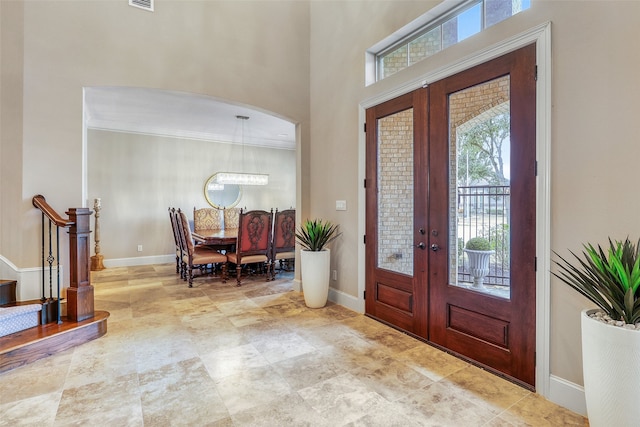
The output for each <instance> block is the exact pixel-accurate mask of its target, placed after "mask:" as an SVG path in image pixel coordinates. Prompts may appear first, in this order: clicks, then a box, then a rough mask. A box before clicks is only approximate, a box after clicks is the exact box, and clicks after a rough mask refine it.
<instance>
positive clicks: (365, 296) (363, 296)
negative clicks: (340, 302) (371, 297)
mask: <svg viewBox="0 0 640 427" xmlns="http://www.w3.org/2000/svg"><path fill="white" fill-rule="evenodd" d="M362 298H364V299H367V291H364V292H363V293H362Z"/></svg>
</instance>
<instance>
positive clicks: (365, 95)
mask: <svg viewBox="0 0 640 427" xmlns="http://www.w3.org/2000/svg"><path fill="white" fill-rule="evenodd" d="M126 3H127V2H125V1H122V2H120V1H118V2H116V1H94V2H85V1H35V0H32V1H27V2H23V1H18V0H16V1H11V2H6V1H2V2H0V8H1V9H0V14H1V18H0V19H1V20H2V27H1V29H0V31H1V36H2V37H1V39H2V41H1V47H2V65H1V69H2V72H3V74H2V76H1V79H2V81H1V82H0V84H1V86H0V87H1V90H2V92H1V95H0V96H1V97H2V130H1V131H0V137H1V138H2V139H1V141H0V144H1V149H2V154H1V158H0V159H1V160H0V161H1V162H2V171H1V172H0V173H1V174H2V191H1V193H2V194H1V196H0V197H2V204H1V210H2V234H1V235H0V251H1V252H2V254H3V255H4V256H6V257H7V258H9V259H10V261H12V262H13V263H15V264H16V265H17V266H18V267H28V266H34V265H37V264H38V260H37V259H38V256H39V250H38V245H37V230H38V225H39V224H38V220H39V218H38V216H37V215H36V214H35V213H34V212H33V208H32V207H31V197H33V195H34V194H37V193H42V194H45V195H46V194H55V195H56V197H55V201H53V204H54V207H55V208H56V209H58V210H60V211H64V210H65V209H66V208H68V207H72V206H78V205H81V204H82V203H83V201H82V200H80V199H81V189H80V182H81V179H80V177H81V165H82V150H81V138H82V135H81V134H82V129H81V127H82V119H81V115H82V96H81V93H82V87H83V86H96V85H123V86H141V87H156V88H160V89H169V90H182V91H191V92H196V93H204V94H208V95H212V96H216V97H220V98H224V99H229V100H235V101H237V102H240V103H243V104H249V105H254V106H258V107H260V108H263V109H266V110H268V111H272V112H276V113H278V114H280V115H282V116H284V117H287V118H289V119H290V120H291V121H293V122H296V123H298V128H297V131H298V133H299V135H300V139H299V141H300V150H298V151H297V152H296V155H297V156H298V162H297V169H298V173H297V181H298V182H297V186H296V188H297V190H296V191H297V192H299V194H300V197H298V198H297V199H298V201H299V203H300V205H301V206H302V212H301V213H300V215H302V217H303V218H304V217H306V216H308V215H309V216H311V215H313V216H314V217H323V218H327V219H330V220H333V221H335V222H336V223H339V224H340V225H341V230H342V231H343V235H342V237H341V238H340V239H339V240H338V241H336V242H334V244H333V247H332V268H334V269H337V270H338V272H339V275H338V280H337V281H333V282H332V289H333V290H334V291H336V292H339V293H340V294H341V295H346V296H349V297H351V298H354V299H358V300H360V299H361V296H359V295H357V294H358V284H359V282H360V281H361V280H362V277H363V274H362V273H363V272H362V270H361V268H360V265H361V264H362V260H360V259H359V258H358V256H359V251H360V248H361V246H362V235H361V234H360V232H361V230H362V229H363V228H362V224H361V221H360V219H359V218H360V212H361V210H362V206H361V204H360V203H361V199H360V195H359V194H360V190H361V187H362V179H363V176H364V175H363V174H362V173H361V169H362V160H361V159H362V157H361V151H360V149H359V146H358V143H359V140H360V139H361V138H362V129H361V128H360V126H361V120H360V114H361V112H360V111H359V108H358V106H359V105H360V104H361V103H362V102H364V101H366V100H367V99H371V98H374V97H377V96H380V95H381V94H384V93H387V92H389V91H391V90H393V89H395V88H398V87H399V86H402V85H403V84H405V83H406V82H407V81H414V80H415V81H419V79H420V77H421V76H423V75H424V74H426V73H427V72H430V71H434V70H438V69H440V68H442V67H444V66H446V65H447V64H450V63H451V62H453V61H456V60H459V59H460V58H464V57H466V56H468V55H472V54H473V53H474V52H476V51H478V50H480V49H484V48H486V47H488V46H491V45H494V44H496V43H499V42H500V41H501V40H505V39H507V38H509V37H513V36H515V35H517V34H519V33H521V32H523V31H525V30H527V29H529V28H533V27H535V26H537V25H539V24H542V23H544V22H548V21H551V22H552V64H553V69H552V75H553V86H552V100H551V102H552V106H553V107H552V111H551V112H550V114H551V138H552V141H551V144H552V150H551V158H552V162H551V186H552V187H551V212H550V218H551V227H552V229H551V242H550V245H551V248H552V249H554V250H558V251H560V252H561V253H563V254H566V253H567V252H566V251H567V249H572V250H579V249H580V245H581V243H582V242H584V241H591V242H600V243H604V242H606V239H607V236H612V237H614V238H616V237H618V238H624V237H625V236H627V235H629V236H630V237H631V238H638V237H639V235H640V227H639V225H638V224H639V223H638V215H637V212H638V211H639V210H640V200H639V199H638V198H637V197H634V195H635V183H636V180H637V176H636V175H637V173H636V171H637V159H638V157H640V144H637V143H636V138H637V135H638V134H639V133H640V132H639V130H640V129H638V127H639V124H638V123H640V122H639V121H638V120H637V116H638V113H639V107H638V104H637V99H638V98H640V86H639V85H638V84H637V70H638V68H639V66H640V51H639V50H638V49H637V48H636V46H635V45H636V40H637V39H638V38H639V36H640V26H638V25H637V23H638V20H639V18H640V2H629V1H582V2H578V1H561V0H555V1H544V0H540V1H534V2H532V7H531V9H530V10H528V11H525V12H523V13H521V14H519V15H517V16H515V17H513V18H510V19H508V20H506V21H504V22H501V23H499V24H497V25H495V26H493V27H491V28H490V29H488V30H487V31H486V32H485V33H483V34H481V35H477V36H474V37H470V38H469V39H466V40H464V41H463V42H462V43H459V44H457V45H455V46H453V47H450V48H449V49H447V50H446V51H443V52H440V53H438V54H436V55H434V56H432V57H430V58H429V59H427V60H425V61H423V62H421V63H419V64H416V65H415V66H414V67H411V68H409V69H406V70H402V71H400V72H398V73H396V74H394V75H393V76H390V77H389V78H388V79H385V81H382V82H379V83H376V84H374V85H371V86H368V87H367V86H365V84H364V81H365V80H364V77H365V75H364V69H365V55H364V51H365V49H367V48H369V47H370V46H372V45H373V44H375V43H377V42H378V41H380V40H382V39H383V38H385V37H387V36H388V35H390V34H392V33H393V32H394V31H396V30H398V29H399V28H401V27H402V26H403V25H404V24H406V23H408V22H410V21H412V20H413V19H415V18H416V17H418V16H419V15H421V14H422V13H424V12H426V11H428V10H429V9H430V8H431V7H433V6H434V5H436V4H437V3H439V2H437V1H377V0H368V1H358V2H356V1H312V2H304V1H269V2H265V1H207V2H204V1H188V2H185V1H170V0H165V1H159V2H157V3H156V12H155V13H149V12H145V11H141V10H136V9H135V8H131V7H129V6H128V5H127V4H126ZM10 42H11V43H10ZM14 42H15V43H14ZM21 46H23V47H21ZM309 52H312V55H311V57H310V56H309ZM7 58H9V59H8V60H7ZM7 61H9V64H7ZM7 108H9V109H10V110H11V114H10V116H9V117H10V119H11V120H10V122H9V123H8V122H7V121H8V119H7V114H8V113H7V110H6V109H7ZM311 141H313V143H311ZM7 153H11V154H7ZM5 188H11V189H12V190H5ZM14 191H15V192H16V193H14ZM335 200H346V201H347V206H348V208H347V210H346V211H335ZM6 224H9V225H6ZM551 285H552V287H551V319H550V320H551V325H550V334H551V336H550V357H551V360H550V364H551V373H552V374H553V375H556V376H558V377H560V378H563V379H566V380H568V381H571V382H574V383H578V384H580V383H582V375H581V368H582V367H581V363H580V360H581V355H580V326H579V319H578V313H579V311H580V309H581V308H583V307H586V306H589V305H590V304H589V303H588V302H587V301H585V300H583V299H582V298H580V297H578V296H576V295H574V293H573V292H572V291H570V290H568V289H567V288H566V287H565V286H563V285H561V284H560V283H558V282H557V281H555V280H552V283H551Z"/></svg>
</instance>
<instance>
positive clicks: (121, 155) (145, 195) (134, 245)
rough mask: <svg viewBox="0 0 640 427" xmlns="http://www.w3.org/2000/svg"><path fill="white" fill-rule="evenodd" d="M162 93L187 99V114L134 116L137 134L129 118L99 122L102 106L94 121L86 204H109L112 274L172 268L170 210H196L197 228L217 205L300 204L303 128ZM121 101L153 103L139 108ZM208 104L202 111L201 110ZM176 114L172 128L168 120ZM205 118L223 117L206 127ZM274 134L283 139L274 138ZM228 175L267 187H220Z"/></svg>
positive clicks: (103, 224) (105, 211)
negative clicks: (255, 178)
mask: <svg viewBox="0 0 640 427" xmlns="http://www.w3.org/2000/svg"><path fill="white" fill-rule="evenodd" d="M139 93H140V92H139V90H138V91H137V92H136V94H138V95H139ZM158 95H159V96H163V95H167V96H171V97H173V98H175V97H176V96H178V97H180V99H181V101H182V103H180V108H181V109H182V112H176V111H172V110H171V108H170V107H168V108H165V109H164V111H162V112H159V111H154V108H155V107H153V103H151V104H150V105H149V106H147V107H146V108H147V111H146V112H144V111H142V112H140V111H138V112H137V113H135V114H129V116H130V117H136V118H138V119H139V123H138V124H137V125H136V126H137V127H132V124H131V120H130V119H127V120H125V119H122V120H120V121H118V120H114V118H113V117H111V121H110V122H109V123H107V122H105V121H103V122H100V121H99V120H97V118H99V117H100V114H99V112H100V110H99V109H97V111H98V113H96V114H94V120H93V122H91V121H88V123H87V130H86V134H87V136H86V140H87V195H88V200H87V205H88V206H93V205H94V200H95V199H97V198H99V199H100V205H101V208H100V217H99V221H100V230H101V233H100V241H99V244H100V252H101V255H102V256H103V257H104V265H105V267H107V268H109V267H118V266H128V265H144V264H154V263H162V262H173V261H174V257H175V255H174V253H175V249H174V239H173V236H172V230H171V226H170V222H169V221H167V207H169V206H170V207H175V208H180V209H181V210H182V211H184V212H185V213H187V214H188V217H189V221H190V225H191V227H193V219H194V218H193V212H194V209H201V208H213V209H216V210H219V211H220V212H221V214H222V212H223V211H224V210H225V209H244V210H245V211H247V210H265V211H271V210H273V211H275V210H280V211H282V210H286V209H290V208H295V206H296V143H295V125H294V124H292V123H290V122H287V121H286V120H283V119H281V118H277V117H273V116H270V115H268V114H266V113H264V112H262V111H257V110H251V109H250V108H249V107H240V106H237V105H231V104H224V103H222V102H220V101H219V100H214V99H207V97H203V96H192V95H188V94H180V93H170V94H157V93H154V96H158ZM155 101H156V102H155V104H156V105H157V103H158V102H157V99H156V100H155ZM120 102H122V103H127V102H129V105H136V107H135V108H138V109H140V108H141V107H143V106H144V105H142V106H141V105H140V104H143V103H141V102H140V101H138V102H130V100H129V101H127V100H126V99H123V100H121V101H120ZM188 102H193V103H194V106H192V107H190V110H188V111H189V113H190V114H189V115H190V117H189V118H187V120H186V121H185V122H179V121H178V120H177V118H178V117H180V116H185V114H184V111H185V108H184V105H185V103H188ZM211 104H215V107H211ZM199 107H201V108H200V110H201V111H199V112H198V111H195V112H194V108H195V109H197V108H199ZM127 108H134V107H127ZM207 108H215V109H216V110H215V111H214V112H212V110H209V111H207ZM124 113H125V114H126V112H124ZM173 113H175V114H173ZM167 114H170V116H171V120H169V121H167V120H166V118H165V119H164V120H163V115H164V117H167ZM206 114H216V115H217V116H218V117H215V118H213V117H210V120H206V119H207V118H206V117H205V116H206ZM199 116H200V117H199ZM219 116H223V117H219ZM238 116H239V117H241V118H239V117H238ZM198 120H200V122H198ZM205 122H206V126H207V127H203V126H204V125H203V124H202V123H205ZM208 122H211V123H208ZM223 122H224V123H223ZM216 124H217V125H218V128H217V129H212V128H213V127H215V126H216ZM266 128H268V131H269V132H272V133H273V132H277V134H267V133H265V132H266V131H267V130H266ZM114 171H117V173H114ZM227 172H236V173H247V174H249V173H251V174H259V175H262V176H263V177H266V181H267V182H266V183H261V184H260V185H253V184H248V183H243V184H234V183H231V184H229V183H227V184H219V183H218V182H217V181H218V180H219V178H220V177H221V175H222V174H223V173H227ZM94 238H95V236H93V235H92V241H91V252H92V253H93V252H94V244H95V241H94Z"/></svg>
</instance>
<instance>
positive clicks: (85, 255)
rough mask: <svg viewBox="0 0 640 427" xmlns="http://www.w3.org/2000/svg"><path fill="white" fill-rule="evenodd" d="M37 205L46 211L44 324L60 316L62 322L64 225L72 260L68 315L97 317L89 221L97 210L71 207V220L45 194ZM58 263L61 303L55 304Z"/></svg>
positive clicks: (58, 319) (43, 218)
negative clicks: (54, 287)
mask: <svg viewBox="0 0 640 427" xmlns="http://www.w3.org/2000/svg"><path fill="white" fill-rule="evenodd" d="M32 203H33V206H35V207H36V208H38V209H40V211H41V212H42V298H41V301H42V303H43V307H42V323H49V322H52V321H53V319H52V318H53V317H56V318H57V319H56V320H57V322H58V323H62V321H61V310H60V287H61V286H60V243H59V237H60V228H66V229H68V230H69V232H68V233H69V254H70V256H69V263H70V274H69V277H70V281H71V283H70V287H69V288H68V289H67V317H68V318H69V319H70V320H74V321H81V320H85V319H88V318H91V317H93V315H94V299H93V286H91V282H90V273H89V271H90V268H89V265H90V258H89V234H90V230H89V220H90V216H91V214H92V213H93V212H91V211H90V210H89V209H87V208H70V209H69V210H68V211H67V212H66V214H67V215H68V216H69V218H68V219H65V218H62V216H60V215H59V214H58V213H57V212H56V211H55V210H54V209H53V208H52V207H51V206H50V205H49V204H48V203H47V201H46V199H45V198H44V196H42V195H39V194H38V195H36V196H34V197H33V199H32ZM45 217H47V218H48V219H49V231H48V235H49V245H48V256H47V257H46V262H48V264H49V298H48V299H47V298H46V297H45V282H46V278H45V270H46V268H45V251H46V248H47V246H46V245H45V238H46V232H45ZM53 225H55V227H56V253H55V256H54V254H53V248H52V226H53ZM54 261H56V262H57V306H53V300H54V299H53V284H52V280H53V271H52V270H53V262H54ZM54 313H55V314H54Z"/></svg>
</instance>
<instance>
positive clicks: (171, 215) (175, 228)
mask: <svg viewBox="0 0 640 427" xmlns="http://www.w3.org/2000/svg"><path fill="white" fill-rule="evenodd" d="M169 219H170V220H171V229H172V230H173V241H174V243H175V245H176V274H180V277H182V246H181V244H180V231H179V229H178V224H177V223H176V209H175V208H169Z"/></svg>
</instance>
